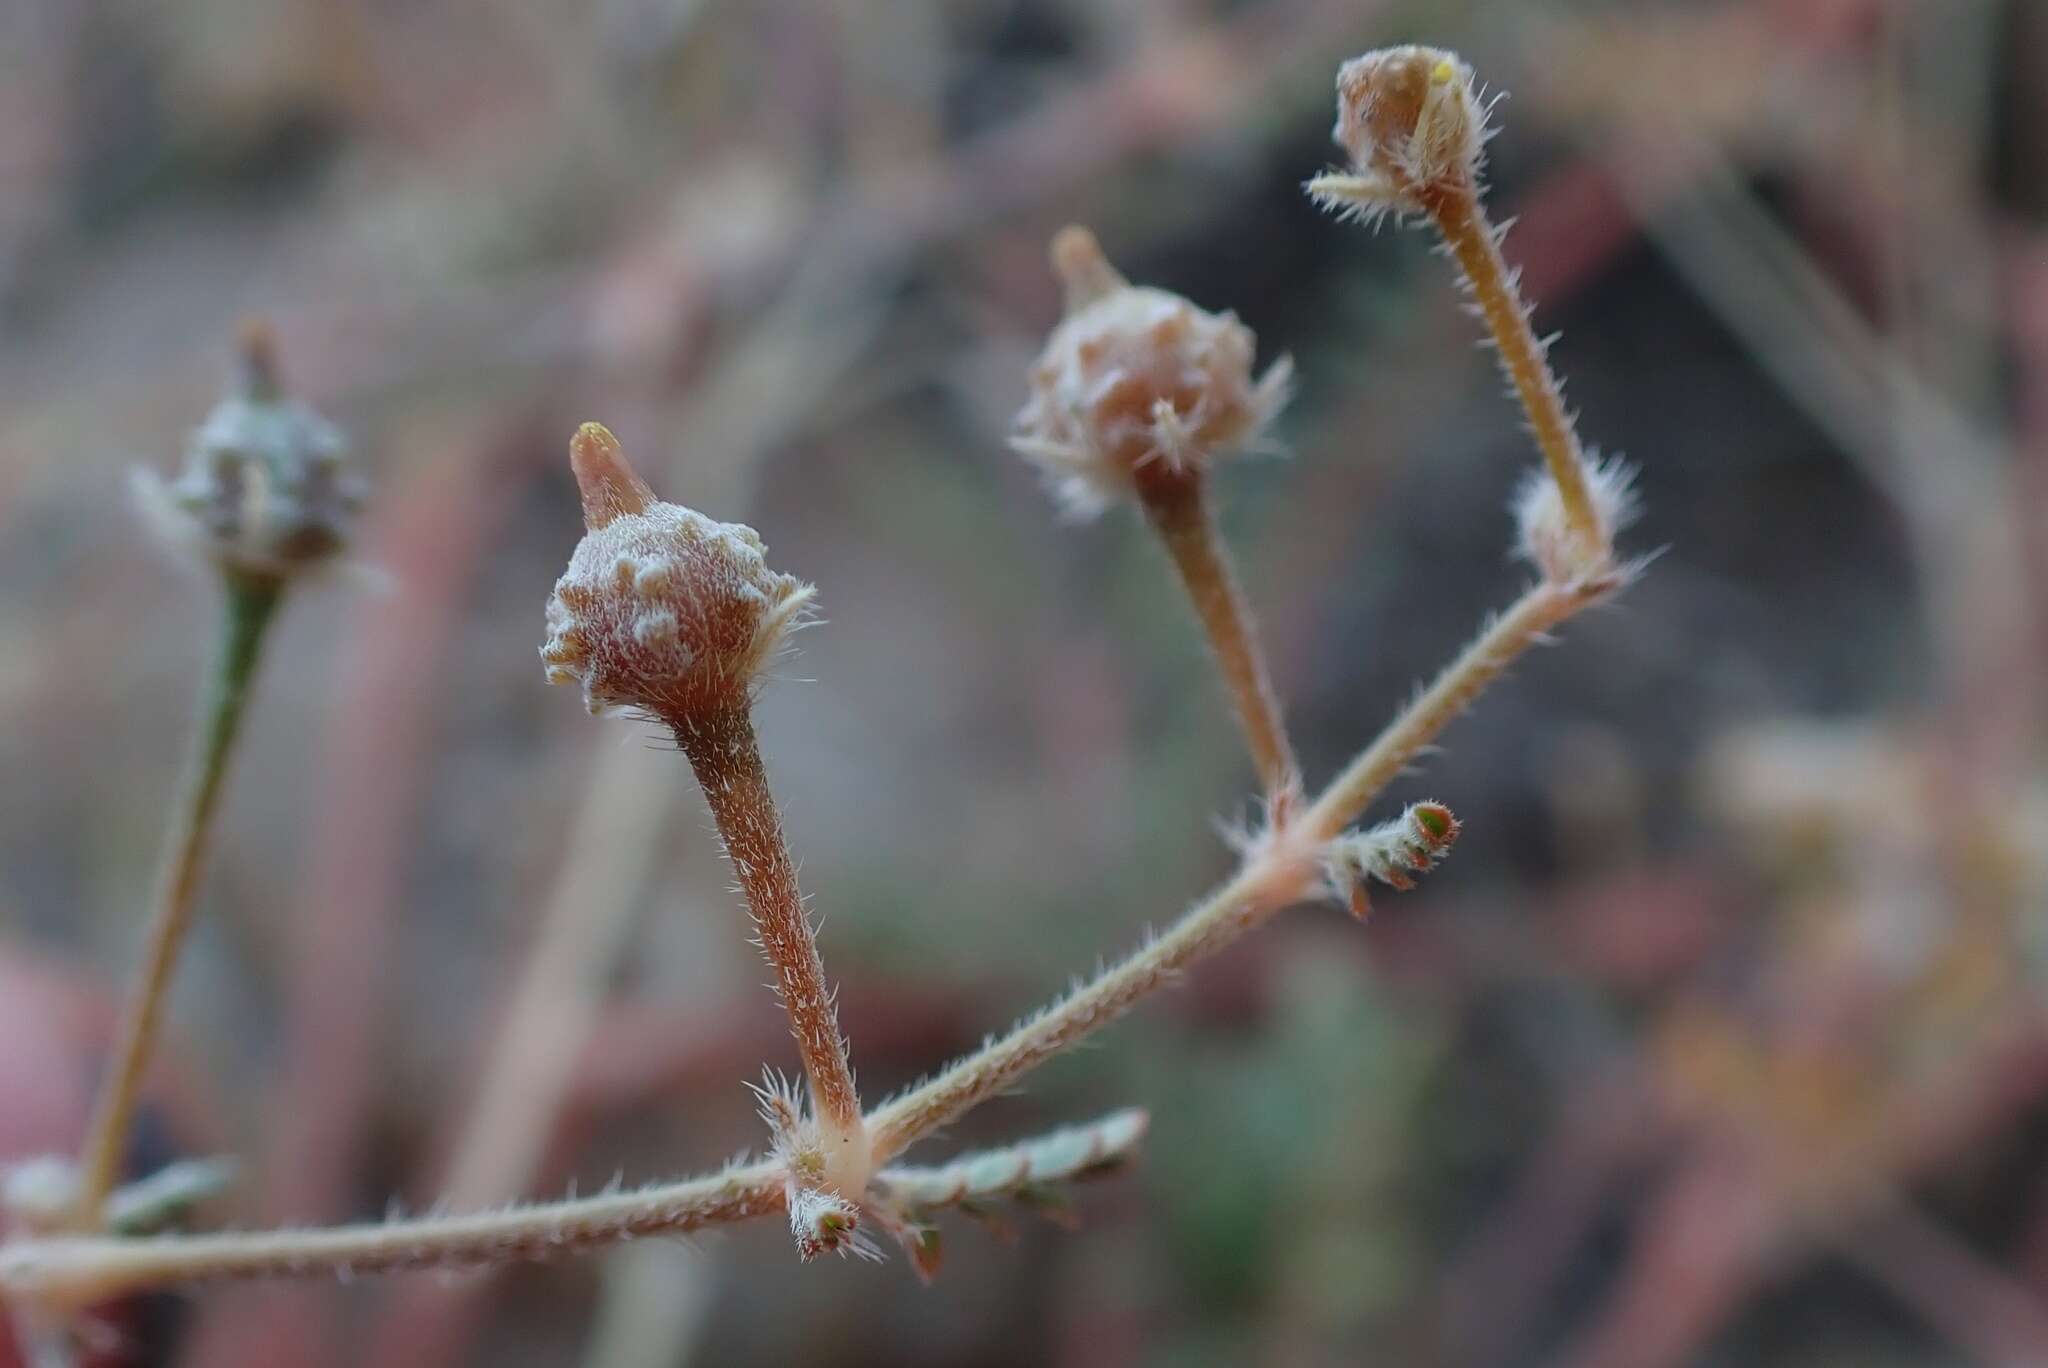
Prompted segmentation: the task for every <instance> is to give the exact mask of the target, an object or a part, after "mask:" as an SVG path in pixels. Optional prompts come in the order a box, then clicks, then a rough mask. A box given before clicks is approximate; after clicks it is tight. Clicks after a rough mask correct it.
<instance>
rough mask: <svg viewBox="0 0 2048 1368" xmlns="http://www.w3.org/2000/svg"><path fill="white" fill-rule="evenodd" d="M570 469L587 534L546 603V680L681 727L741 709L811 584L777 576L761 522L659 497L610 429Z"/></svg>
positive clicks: (579, 442)
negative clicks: (719, 518) (715, 515)
mask: <svg viewBox="0 0 2048 1368" xmlns="http://www.w3.org/2000/svg"><path fill="white" fill-rule="evenodd" d="M570 462H571V465H572V466H573V468H574V469H575V472H576V482H577V484H578V486H579V487H580V488H581V490H582V493H583V516H584V521H585V523H586V524H587V526H588V528H589V531H588V532H587V533H586V534H585V536H584V538H583V540H582V541H581V542H580V543H578V544H577V547H576V551H575V554H574V555H572V556H571V557H570V559H569V568H568V570H567V571H565V572H564V573H563V575H562V577H561V579H560V580H558V581H556V583H555V591H554V593H553V595H552V596H550V598H549V599H548V608H547V621H548V640H547V644H546V645H544V646H542V647H541V650H540V654H541V659H542V660H544V661H546V662H547V675H548V682H550V683H553V684H566V683H570V682H575V683H579V684H581V685H582V686H583V696H584V701H585V702H586V703H587V704H588V705H589V707H590V710H591V711H592V712H602V711H605V710H607V709H612V708H639V709H641V710H643V711H645V712H648V713H650V714H652V715H654V716H657V717H659V718H661V719H662V720H663V721H666V722H668V723H670V724H671V725H687V724H689V723H691V722H692V721H693V720H694V719H698V718H702V717H704V716H706V715H707V714H708V713H709V712H711V711H721V710H725V709H728V708H731V707H734V706H738V705H743V704H744V703H745V702H746V698H747V692H748V688H749V686H750V685H751V683H752V681H753V679H754V677H755V676H756V675H758V674H759V673H760V671H761V669H762V668H763V667H764V666H765V665H766V664H767V663H768V662H769V661H770V660H771V659H772V658H773V657H774V655H775V652H776V648H777V647H778V646H780V645H781V644H782V642H783V640H784V638H785V637H786V636H787V635H788V633H789V632H790V630H791V629H792V628H793V627H795V626H796V625H797V623H798V621H799V619H800V617H801V615H802V612H803V610H804V608H805V606H806V605H808V604H809V603H810V601H811V598H812V594H813V591H812V589H811V587H810V586H809V585H807V584H805V583H803V582H802V581H800V580H797V579H795V578H793V577H792V576H789V575H781V574H777V573H776V572H774V571H773V570H770V569H769V568H768V566H767V564H766V563H765V562H764V561H763V559H762V554H761V553H762V550H763V547H762V545H761V538H760V537H759V536H758V535H756V534H755V532H754V529H752V528H751V527H743V526H741V525H740V524H738V523H722V522H716V521H714V520H713V519H710V518H707V517H705V516H704V515H703V514H701V513H698V512H695V511H694V510H692V509H688V508H684V507H682V506H681V505H679V504H671V503H663V502H661V501H660V500H658V499H656V498H655V497H654V491H653V490H651V489H649V488H648V487H647V484H646V482H645V481H643V480H641V478H640V477H639V476H638V475H636V474H635V473H634V472H633V468H632V467H631V466H630V465H628V464H627V463H626V458H625V454H624V453H623V452H622V451H620V449H619V443H618V439H617V438H615V437H613V436H612V434H611V433H610V432H609V431H607V430H606V429H605V428H603V427H602V426H600V425H598V424H596V423H585V424H584V425H583V427H582V429H581V430H580V431H578V432H577V434H576V437H575V439H574V440H573V441H572V442H571V444H570Z"/></svg>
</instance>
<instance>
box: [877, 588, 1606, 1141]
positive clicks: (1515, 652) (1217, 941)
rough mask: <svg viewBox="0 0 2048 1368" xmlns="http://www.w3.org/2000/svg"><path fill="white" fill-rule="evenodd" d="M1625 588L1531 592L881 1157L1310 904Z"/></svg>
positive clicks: (930, 1091) (895, 1105)
mask: <svg viewBox="0 0 2048 1368" xmlns="http://www.w3.org/2000/svg"><path fill="white" fill-rule="evenodd" d="M1620 583H1621V581H1620V579H1619V577H1609V578H1605V579H1600V580H1589V581H1581V582H1580V583H1577V584H1573V585H1563V586H1560V585H1553V584H1548V583H1543V584H1538V585H1536V586H1535V587H1533V588H1531V589H1530V590H1528V591H1527V592H1526V593H1524V594H1523V595H1522V597H1521V598H1520V599H1518V600H1516V602H1515V603H1514V604H1513V605H1512V606H1511V607H1510V608H1509V609H1508V610H1507V611H1506V612H1505V613H1503V614H1501V615H1500V617H1498V618H1496V619H1495V620H1494V621H1493V622H1491V623H1490V624H1488V625H1487V627H1486V628H1485V629H1484V630H1483V631H1481V632H1480V634H1479V637H1478V639H1477V640H1475V641H1474V642H1473V643H1472V644H1471V645H1469V646H1467V647H1466V648H1465V650H1464V651H1463V652H1461V653H1460V654H1459V655H1458V658H1457V659H1456V660H1454V661H1452V662H1451V664H1450V665H1449V666H1447V667H1446V668H1445V669H1444V671H1443V672H1442V673H1441V674H1439V675H1438V676H1437V678H1436V680H1435V682H1433V683H1432V684H1431V685H1430V686H1429V687H1428V688H1427V689H1425V690H1423V691H1422V692H1421V693H1420V694H1418V695H1417V696H1416V698H1415V701H1414V702H1412V703H1410V704H1409V705H1408V706H1407V707H1406V708H1404V709H1402V710H1401V713H1400V715H1399V716H1398V717H1396V718H1395V719H1394V720H1393V722H1392V723H1390V724H1389V725H1388V726H1387V728H1386V730H1384V731H1383V732H1381V733H1380V735H1379V737H1378V738H1377V739H1375V740H1374V741H1373V743H1372V744H1371V745H1370V746H1368V747H1366V749H1365V750H1364V751H1363V752H1362V753H1361V754H1360V755H1359V756H1358V758H1357V759H1356V760H1354V761H1352V762H1351V764H1350V765H1348V766H1346V768H1345V769H1344V771H1343V773H1342V774H1340V775H1339V776H1338V777H1337V779H1336V780H1335V781H1334V782H1333V783H1332V784H1331V785H1330V786H1329V788H1327V789H1326V790H1324V792H1323V793H1322V795H1321V796H1320V797H1318V798H1317V799H1316V800H1315V802H1314V804H1313V805H1312V806H1311V807H1310V808H1309V809H1308V811H1307V812H1306V813H1304V814H1303V815H1302V817H1301V818H1300V819H1298V820H1297V821H1295V822H1292V823H1290V824H1288V825H1287V826H1285V827H1280V828H1276V829H1274V830H1273V831H1272V832H1271V833H1269V835H1268V838H1267V839H1266V840H1265V841H1264V842H1263V843H1261V844H1259V845H1257V846H1255V847H1254V848H1253V849H1252V850H1251V851H1250V852H1249V853H1248V854H1247V855H1246V857H1245V862H1244V864H1243V866H1242V867H1241V868H1239V870H1238V872H1237V873H1236V875H1234V876H1233V877H1232V878H1231V879H1230V881H1229V882H1228V883H1226V884H1224V885H1223V886H1222V887H1221V888H1219V889H1217V890H1216V891H1215V892H1213V893H1211V894H1209V896H1208V897H1206V898H1204V899H1203V900H1202V901H1201V902H1199V903H1197V904H1196V905H1195V906H1194V907H1193V908H1191V909H1190V910H1189V911H1188V912H1187V913H1185V914H1184V915H1183V916H1182V917H1181V919H1180V920H1179V921H1178V922H1176V923H1174V925H1173V926H1172V927H1171V928H1169V929H1168V930H1167V931H1165V932H1164V933H1162V934H1161V935H1159V936H1158V937H1156V938H1154V939H1151V940H1148V941H1147V942H1146V943H1145V944H1144V945H1143V946H1141V947H1140V948H1139V949H1138V950H1137V951H1135V952H1134V953H1133V954H1131V955H1130V956H1129V957H1128V958H1127V959H1125V960H1123V961H1122V962H1121V963H1119V964H1116V965H1114V966H1113V967H1111V968H1109V969H1107V970H1105V971H1103V972H1102V973H1100V974H1098V975H1096V977H1095V978H1093V979H1092V980H1090V981H1089V982H1088V983H1086V984H1084V985H1083V986H1081V987H1079V988H1077V989H1075V990H1074V991H1073V992H1071V993H1069V994H1067V995H1066V996H1065V997H1063V998H1060V999H1059V1000H1057V1001H1056V1002H1054V1003H1052V1004H1051V1005H1050V1006H1048V1007H1046V1008H1045V1009H1043V1010H1042V1011H1040V1012H1038V1013H1036V1014H1034V1015H1032V1016H1030V1017H1027V1018H1025V1020H1024V1021H1022V1022H1021V1023H1019V1024H1018V1025H1017V1026H1016V1027H1015V1028H1013V1029H1012V1030H1011V1031H1010V1032H1009V1033H1008V1034H1007V1035H1005V1036H1003V1037H1002V1038H1000V1039H998V1040H994V1041H991V1042H990V1043H988V1044H987V1045H985V1046H983V1047H982V1048H981V1049H980V1050H978V1051H976V1052H975V1053H974V1054H972V1055H970V1056H968V1057H967V1058H965V1059H962V1060H959V1061H957V1062H955V1063H954V1064H952V1065H951V1066H949V1067H948V1068H946V1069H945V1070H944V1071H943V1072H941V1073H940V1074H939V1075H938V1076H936V1077H935V1078H932V1079H930V1080H929V1081H927V1082H925V1083H923V1084H921V1085H919V1086H918V1087H916V1088H913V1089H911V1090H910V1091H909V1092H907V1093H904V1094H902V1095H901V1096H899V1097H895V1098H892V1099H891V1100H890V1101H888V1102H886V1103H884V1104H883V1105H882V1106H881V1107H880V1108H878V1109H877V1110H876V1111H875V1112H874V1114H873V1115H872V1116H870V1117H869V1118H868V1127H869V1131H870V1134H871V1135H872V1137H873V1141H874V1155H875V1162H876V1163H878V1164H879V1163H885V1162H887V1161H888V1160H889V1159H892V1158H894V1157H895V1156H896V1155H898V1154H900V1153H902V1152H903V1150H904V1149H906V1148H907V1147H908V1146H910V1145H912V1144H914V1143H916V1141H917V1140H919V1139H920V1138H922V1137H923V1136H925V1135H928V1134H930V1133H931V1132H932V1131H933V1130H935V1129H936V1128H938V1127H940V1126H943V1125H945V1124H946V1123H947V1122H949V1121H951V1120H952V1119H953V1118H955V1117H957V1116H960V1115H961V1114H963V1113H965V1112H967V1111H969V1110H971V1109H973V1108H974V1107H976V1106H978V1105H980V1104H981V1103H982V1102H985V1101H987V1100H988V1099H989V1098H991V1097H993V1096H995V1095H996V1094H997V1093H1000V1092H1003V1091H1005V1090H1006V1089H1008V1088H1010V1087H1011V1086H1012V1085H1014V1084H1015V1083H1016V1082H1017V1081H1018V1080H1019V1079H1021V1078H1022V1077H1023V1076H1024V1075H1025V1074H1028V1073H1030V1072H1031V1071H1032V1070H1033V1069H1035V1068H1037V1067H1038V1066H1039V1065H1041V1064H1043V1063H1044V1062H1045V1061H1046V1060H1048V1059H1050V1058H1052V1057H1053V1056H1054V1055H1057V1054H1060V1053H1062V1052H1064V1051H1066V1050H1068V1049H1071V1048H1072V1047H1073V1046H1075V1045H1077V1044H1079V1043H1080V1042H1081V1041H1082V1040H1084V1039H1086V1038H1087V1037H1088V1036H1090V1035H1092V1034H1094V1033H1095V1032H1096V1031H1098V1030H1100V1029H1101V1028H1103V1027H1104V1026H1107V1025H1109V1023H1111V1022H1112V1021H1114V1020H1116V1019H1117V1018H1118V1017H1120V1016H1122V1015H1123V1014H1124V1013H1125V1012H1126V1011H1128V1010H1129V1009H1130V1008H1131V1007H1132V1006H1134V1005H1136V1004H1137V1003H1138V1002H1140V1001H1142V1000H1144V999H1145V998H1146V997H1148V996H1150V995H1151V994H1152V993H1153V992H1155V991H1157V990H1158V989H1160V988H1162V987H1164V986H1166V985H1167V984H1168V983H1170V982H1171V981H1172V980H1173V978H1174V977H1175V976H1176V975H1177V974H1178V973H1179V971H1181V970H1182V969H1184V968H1186V967H1187V966H1188V965H1190V964H1193V963H1194V962H1196V961H1197V960H1200V959H1204V958H1206V957H1208V956H1209V955H1212V954H1214V953H1215V952H1216V951H1218V950H1221V949H1222V948H1223V947H1224V946H1226V945H1228V944H1230V943H1231V942H1232V941H1234V940H1236V939H1237V938H1238V937H1240V936H1242V935H1244V934H1245V933H1246V932H1247V931H1250V930H1253V929H1254V928H1256V927H1259V926H1262V925H1264V924H1265V923H1266V922H1268V921H1270V920H1271V919H1272V918H1273V917H1274V916H1275V915H1277V914H1278V913H1279V912H1281V911H1282V910H1284V909H1285V908H1287V907H1289V906H1292V905H1293V904H1295V903H1298V902H1300V901H1302V900H1303V899H1305V898H1306V897H1308V896H1309V894H1310V893H1311V892H1312V891H1313V890H1314V889H1315V888H1316V887H1317V886H1318V885H1319V879H1320V871H1321V860H1322V855H1323V852H1324V849H1325V847H1326V845H1327V843H1328V841H1329V840H1330V839H1331V838H1332V837H1334V836H1336V835H1338V834H1339V833H1341V832H1342V831H1343V830H1344V829H1345V828H1346V827H1347V826H1349V825H1350V824H1351V823H1352V822H1354V821H1356V820H1357V818H1358V816H1359V815H1360V814H1361V813H1362V812H1364V811H1365V808H1366V806H1367V805H1368V804H1370V803H1371V802H1372V801H1373V799H1375V798H1377V797H1378V796H1379V794H1380V792H1381V790H1383V789H1384V788H1385V787H1386V786H1387V785H1388V784H1389V783H1391V782H1392V781H1393V779H1394V778H1395V776H1396V775H1398V774H1399V773H1400V772H1401V770H1402V768H1403V767H1404V766H1406V765H1407V763H1408V762H1409V761H1410V760H1412V759H1414V758H1415V756H1416V755H1417V754H1418V753H1419V752H1420V751H1421V750H1422V748H1423V747H1425V746H1427V745H1429V744H1430V743H1431V742H1432V741H1434V740H1435V739H1436V738H1437V736H1438V735H1439V734H1440V733H1441V732H1442V731H1443V729H1444V728H1445V727H1446V726H1447V725H1449V724H1450V722H1451V721H1452V720H1453V719H1455V718H1456V717H1457V716H1458V715H1459V714H1460V713H1462V712H1464V711H1465V709H1466V708H1467V707H1469V706H1470V705H1471V703H1472V701H1473V699H1475V698H1477V697H1478V696H1479V694H1480V693H1481V692H1482V691H1483V690H1484V689H1485V688H1486V686H1487V685H1489V684H1491V683H1492V682H1493V681H1494V680H1496V679H1498V678H1499V677H1500V674H1501V672H1502V671H1503V670H1505V669H1506V668H1507V667H1508V665H1509V664H1510V663H1512V662H1513V661H1514V659H1515V658H1516V657H1517V656H1519V655H1520V654H1521V653H1522V652H1523V651H1525V650H1527V649H1528V648H1529V647H1530V646H1531V645H1533V644H1534V643H1536V642H1537V641H1540V640H1542V639H1543V635H1544V633H1545V632H1547V631H1549V630H1550V629H1551V628H1553V627H1556V626H1558V625H1559V624H1561V623H1563V622H1564V621H1565V620H1566V619H1568V618H1570V617H1571V616H1572V615H1573V614H1575V613H1577V612H1579V611H1581V610H1582V609H1584V608H1586V607H1588V606H1590V605H1591V604H1593V603H1595V602H1598V601H1599V600H1600V599H1601V598H1603V597H1605V596H1606V595H1607V594H1608V593H1610V592H1612V591H1613V590H1614V589H1616V588H1617V587H1619V585H1620Z"/></svg>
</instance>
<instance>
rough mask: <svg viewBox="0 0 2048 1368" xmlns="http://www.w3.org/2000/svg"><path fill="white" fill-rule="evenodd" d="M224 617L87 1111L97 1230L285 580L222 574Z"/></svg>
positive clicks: (87, 1173)
mask: <svg viewBox="0 0 2048 1368" xmlns="http://www.w3.org/2000/svg"><path fill="white" fill-rule="evenodd" d="M224 578H225V582H226V595H225V598H224V621H223V630H222V634H221V645H220V650H219V654H218V656H217V658H216V661H215V664H214V668H213V681H212V684H211V686H210V687H209V691H208V696H207V699H206V701H205V703H204V704H203V708H204V712H203V714H202V721H201V724H200V730H199V734H198V739H197V743H196V745H195V747H194V750H193V753H192V758H191V760H190V762H189V763H188V765H187V767H186V770H185V777H184V779H183V781H182V785H181V792H180V795H179V799H178V807H177V814H176V817H175V818H174V825H173V826H172V829H171V836H170V844H169V846H168V847H167V849H166V852H165V857H164V864H163V867H162V872H161V873H160V875H159V876H158V881H157V892H156V899H155V904H154V910H153V911H152V913H151V915H150V922H149V937H148V942H147V944H146V945H145V947H144V950H143V957H142V977H141V980H140V982H138V983H137V984H136V986H135V990H134V992H133V994H132V995H131V996H130V997H129V999H128V1002H127V1005H126V1009H125V1011H124V1013H123V1015H122V1018H121V1023H120V1027H119V1030H118V1034H117V1035H116V1037H115V1046H114V1056H113V1061H112V1064H111V1065H110V1067H109V1071H108V1073H107V1076H106V1081H105V1082H104V1084H103V1085H102V1086H101V1090H100V1094H99V1097H98V1099H97V1101H96V1102H95V1104H94V1107H93V1113H92V1119H91V1121H90V1123H89V1124H88V1126H87V1128H86V1137H85V1143H84V1146H83V1148H82V1150H81V1152H80V1182H79V1200H78V1207H77V1212H76V1218H75V1224H76V1227H77V1228H78V1229H82V1230H96V1229H98V1228H99V1225H100V1212H101V1210H102V1208H103V1207H104V1206H105V1205H106V1200H107V1194H109V1193H110V1192H112V1191H113V1190H114V1188H115V1186H116V1185H117V1184H118V1182H119V1180H120V1176H121V1164H122V1158H123V1155H124V1153H125V1151H126V1148H127V1142H128V1129H129V1123H130V1121H131V1119H132V1118H133V1115H134V1111H135V1099H136V1094H137V1092H138V1090H139V1089H140V1088H141V1085H142V1076H143V1072H144V1070H145V1069H146V1068H147V1067H148V1064H149V1056H150V1049H151V1046H152V1045H153V1044H154V1042H155V1040H156V1034H157V1030H158V1028H159V1027H160V1026H161V1024H162V1021H163V1012H164V1003H165V1000H166V998H167V997H168V995H169V991H170V985H171V975H172V971H173V970H174V969H175V968H176V967H177V963H178V952H179V950H180V949H181V948H182V947H183V945H184V943H185V936H186V933H187V931H189V930H190V928H191V925H192V911H193V906H194V903H195V901H196V897H197V894H198V891H199V878H200V874H201V872H202V870H203V868H204V865H205V861H206V849H207V843H208V837H209V834H210V832H211V830H212V827H213V817H214V812H215V810H216V808H217V807H218V806H219V802H220V794H221V788H222V785H223V782H224V781H225V779H226V778H227V770H228V761H229V759H230V757H231V756H232V755H233V753H234V748H235V739H236V737H237V736H238V735H239V734H240V731H241V725H242V718H243V715H244V713H245V712H246V711H247V707H248V698H249V688H250V683H251V681H252V680H253V679H254V678H255V675H256V666H257V661H258V660H259V658H260V657H261V655H262V651H263V641H264V637H265V635H266V633H267V632H268V630H269V627H270V624H271V622H272V620H273V619H274V618H275V616H276V613H277V605H278V603H279V601H280V600H281V599H282V597H283V593H284V586H283V583H282V581H279V580H276V579H271V578H260V577H256V576H251V575H244V574H238V573H234V572H228V573H227V574H226V575H225V576H224Z"/></svg>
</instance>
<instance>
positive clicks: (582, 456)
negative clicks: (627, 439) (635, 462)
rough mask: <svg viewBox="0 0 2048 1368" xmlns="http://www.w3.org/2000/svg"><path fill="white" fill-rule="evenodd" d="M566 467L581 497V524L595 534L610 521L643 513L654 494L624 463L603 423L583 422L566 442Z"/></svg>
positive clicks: (624, 459) (651, 501)
mask: <svg viewBox="0 0 2048 1368" xmlns="http://www.w3.org/2000/svg"><path fill="white" fill-rule="evenodd" d="M569 468H570V469H571V470H573V471H575V472H576V487H577V489H579V490H580V491H582V494H583V521H584V524H585V525H586V526H587V527H589V528H590V530H591V531H593V532H595V531H596V530H597V529H598V528H600V527H603V526H604V525H605V524H607V523H609V522H610V521H611V520H612V519H614V518H617V517H620V516H622V515H625V514H631V513H645V512H646V511H647V506H648V505H649V504H651V503H653V502H654V491H653V490H652V489H650V488H649V487H648V485H647V481H645V480H643V479H641V478H640V476H639V475H638V474H637V473H635V471H634V469H633V467H632V466H631V465H629V464H628V463H627V461H626V453H625V451H624V450H623V449H621V448H620V446H619V439H618V438H616V437H614V436H612V433H611V429H610V428H608V427H606V426H605V425H604V424H603V423H585V424H584V425H583V426H582V427H580V428H578V429H576V435H575V436H574V437H572V438H570V439H569Z"/></svg>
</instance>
